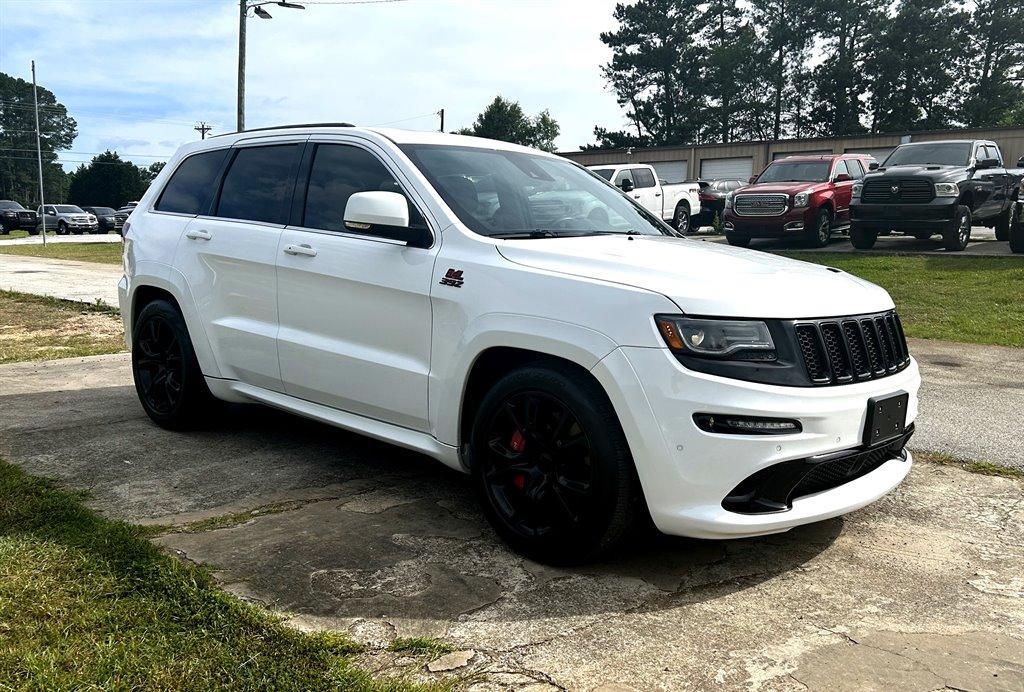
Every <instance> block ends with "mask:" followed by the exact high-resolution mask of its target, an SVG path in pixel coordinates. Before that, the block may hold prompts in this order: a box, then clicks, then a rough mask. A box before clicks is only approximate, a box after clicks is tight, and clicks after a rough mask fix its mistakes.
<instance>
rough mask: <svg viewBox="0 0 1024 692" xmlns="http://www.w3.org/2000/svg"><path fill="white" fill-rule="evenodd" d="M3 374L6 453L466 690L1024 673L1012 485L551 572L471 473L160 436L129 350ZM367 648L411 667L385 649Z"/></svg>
mask: <svg viewBox="0 0 1024 692" xmlns="http://www.w3.org/2000/svg"><path fill="white" fill-rule="evenodd" d="M0 382H2V388H0V406H2V410H3V411H4V412H5V414H4V416H3V417H2V418H0V453H2V454H4V455H5V456H7V458H8V459H10V460H11V461H14V462H16V463H18V464H19V465H21V466H23V467H24V468H25V469H26V470H28V471H29V472H31V473H35V474H40V475H46V476H54V477H57V478H59V479H61V480H62V481H63V482H65V483H67V484H69V485H71V486H74V487H80V488H86V489H88V490H90V491H91V495H92V497H93V498H94V504H95V505H96V506H97V507H98V508H100V509H101V510H103V511H104V512H105V513H106V514H108V515H112V516H117V517H121V518H124V519H128V520H131V521H136V522H142V523H148V524H157V525H162V526H166V527H169V528H167V529H166V530H165V532H164V533H163V534H162V536H161V537H160V538H159V539H158V540H159V542H160V543H161V544H162V545H164V546H165V547H166V548H167V549H168V550H171V551H174V552H175V553H177V554H179V555H180V556H182V557H183V558H185V559H189V560H194V561H196V562H199V563H202V564H205V565H209V566H210V567H211V568H213V569H215V570H216V574H217V576H218V578H219V579H220V580H221V582H222V583H223V584H225V587H226V588H227V589H229V590H230V591H232V592H233V593H236V594H238V595H240V596H243V597H245V598H249V599H252V600H254V601H257V602H259V603H262V604H264V605H266V606H268V607H270V608H272V609H274V610H277V611H280V612H283V613H285V614H287V616H288V617H289V618H290V619H291V621H292V622H293V623H294V624H296V625H298V626H301V627H314V628H315V627H330V628H339V629H343V630H347V631H349V632H351V633H352V634H353V636H355V637H356V638H358V639H360V640H362V641H365V642H368V643H370V644H377V645H380V646H383V645H384V644H386V643H387V642H388V641H390V640H391V639H392V638H394V637H395V636H414V635H431V636H438V637H442V638H444V639H445V640H446V641H448V642H451V643H453V644H454V645H455V646H457V647H459V648H460V649H461V652H460V654H459V655H458V656H454V657H453V658H451V659H448V662H447V663H446V664H445V665H444V666H438V667H447V666H448V665H452V666H453V670H452V671H449V672H450V673H451V672H454V673H455V674H458V675H465V676H472V677H468V678H467V680H468V682H467V684H466V685H467V686H469V687H471V688H472V687H473V686H475V687H476V689H523V688H528V687H529V686H531V685H532V686H533V688H532V689H558V688H567V689H587V690H590V689H605V690H612V689H615V690H659V689H681V688H687V689H718V688H722V687H728V688H741V687H742V688H748V689H802V688H803V686H807V687H810V688H812V689H851V690H852V689H907V690H934V689H940V688H943V687H952V688H958V689H1002V690H1017V691H1019V690H1020V689H1022V687H1024V646H1022V644H1021V642H1022V637H1024V579H1022V577H1021V575H1022V574H1024V550H1022V549H1021V547H1022V546H1024V493H1022V485H1021V482H1020V481H1018V480H1013V479H1007V478H998V477H989V476H981V475H977V474H972V473H968V472H966V471H963V470H961V469H958V468H954V467H949V466H938V465H934V464H925V463H921V464H917V465H916V466H915V468H914V469H913V471H912V473H911V475H910V477H909V479H908V481H907V482H906V483H905V484H904V485H903V486H901V487H900V488H899V489H897V490H896V491H894V492H893V493H892V494H890V495H889V496H887V497H886V498H884V499H883V500H881V501H879V502H878V503H876V504H874V505H872V506H870V507H868V508H866V509H865V510H862V511H860V512H856V513H854V514H852V515H849V516H847V517H845V518H842V519H835V520H831V521H827V522H822V523H819V524H815V525H811V526H807V527H803V528H801V529H798V530H795V531H792V532H790V533H787V534H782V535H777V536H772V537H766V538H760V539H751V540H741V541H733V542H727V543H721V542H709V541H695V540H686V539H675V538H667V537H658V536H650V537H643V538H642V539H640V540H638V541H637V542H636V543H635V544H633V545H632V546H630V548H629V549H628V550H627V551H626V552H624V553H623V554H621V555H619V556H617V557H616V558H615V559H614V560H612V561H610V562H606V563H603V564H598V565H593V566H590V567H587V568H584V569H578V570H559V569H552V568H549V567H545V566H542V565H538V564H535V563H532V562H529V561H526V560H523V559H521V558H519V557H518V556H516V555H515V554H513V553H510V552H509V551H508V550H507V549H506V548H505V547H504V546H503V545H502V544H501V543H500V542H498V541H497V539H496V538H495V536H494V535H493V534H492V533H491V531H490V530H489V529H488V528H487V527H486V524H485V522H484V520H483V518H482V517H481V516H480V515H479V513H478V512H477V510H476V508H475V506H474V504H473V502H472V500H471V498H470V493H469V488H468V485H467V483H466V480H465V478H464V477H463V476H461V475H460V474H457V473H455V472H452V471H450V470H447V469H445V468H443V467H442V466H440V465H439V464H436V463H434V462H432V461H430V460H428V459H426V458H424V457H421V456H419V455H416V454H413V453H410V452H405V451H402V450H400V449H397V448H395V447H391V446H388V445H385V444H382V443H377V442H374V441H372V440H369V439H367V438H363V437H359V436H355V435H350V434H347V433H344V432H342V431H338V430H335V429H332V428H327V427H324V426H321V425H318V424H316V423H312V422H309V421H304V420H301V419H298V418H294V417H291V416H288V415H285V414H281V413H277V412H274V411H272V410H269V409H265V408H261V407H255V406H253V407H248V406H240V407H234V408H231V409H229V410H228V411H227V412H226V413H225V414H223V416H222V417H221V419H220V420H218V421H217V424H216V425H213V426H211V427H210V429H208V430H203V431H198V432H192V433H170V432H167V431H163V430H160V429H158V428H156V427H155V426H153V425H152V424H151V423H150V422H149V421H148V419H146V418H145V417H144V415H143V413H142V411H141V409H140V407H139V405H138V402H137V400H136V399H135V394H134V390H133V389H132V388H131V386H130V384H129V380H128V368H127V357H126V356H124V355H117V356H102V357H95V358H88V359H70V360H67V361H50V362H46V363H21V364H15V365H9V366H3V368H0ZM364 662H365V664H366V665H368V666H370V667H371V668H381V669H386V670H389V671H392V672H394V671H402V670H404V669H403V668H402V666H403V665H406V664H407V662H405V663H403V660H402V659H401V658H400V657H396V656H395V655H394V654H388V653H386V652H385V651H383V650H382V649H380V648H378V649H371V651H370V653H368V654H366V656H365V661H364ZM463 663H464V665H463ZM416 665H417V666H420V665H421V664H416ZM416 674H417V675H422V676H425V677H430V676H432V675H433V674H432V673H430V672H428V671H427V669H423V668H417V670H416ZM439 674H440V673H439Z"/></svg>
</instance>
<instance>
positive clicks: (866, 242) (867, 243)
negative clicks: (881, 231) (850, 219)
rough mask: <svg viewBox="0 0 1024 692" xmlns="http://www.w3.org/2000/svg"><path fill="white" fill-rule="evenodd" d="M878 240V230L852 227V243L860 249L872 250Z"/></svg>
mask: <svg viewBox="0 0 1024 692" xmlns="http://www.w3.org/2000/svg"><path fill="white" fill-rule="evenodd" d="M876 240H878V231H874V230H870V229H867V228H861V227H859V226H851V227H850V243H851V244H853V246H854V247H855V248H857V249H858V250H870V249H871V248H873V247H874V246H875V241H876Z"/></svg>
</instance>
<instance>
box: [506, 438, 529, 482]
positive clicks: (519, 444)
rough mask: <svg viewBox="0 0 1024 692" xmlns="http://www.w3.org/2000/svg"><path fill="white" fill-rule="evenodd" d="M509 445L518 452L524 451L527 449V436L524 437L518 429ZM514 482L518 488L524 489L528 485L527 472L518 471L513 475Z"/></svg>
mask: <svg viewBox="0 0 1024 692" xmlns="http://www.w3.org/2000/svg"><path fill="white" fill-rule="evenodd" d="M508 446H509V448H510V449H511V450H512V451H513V452H515V453H516V454H520V453H522V451H523V450H524V449H526V438H525V437H523V433H521V432H519V431H518V430H516V431H515V432H514V433H512V439H511V440H509V441H508ZM512 482H513V483H514V484H515V486H516V488H517V489H519V490H522V489H523V488H525V487H526V474H525V473H517V474H516V475H515V476H514V477H513V479H512Z"/></svg>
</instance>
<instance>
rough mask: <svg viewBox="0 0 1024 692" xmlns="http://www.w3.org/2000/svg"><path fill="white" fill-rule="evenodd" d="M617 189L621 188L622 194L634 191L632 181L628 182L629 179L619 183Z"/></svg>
mask: <svg viewBox="0 0 1024 692" xmlns="http://www.w3.org/2000/svg"><path fill="white" fill-rule="evenodd" d="M619 187H621V188H622V191H623V192H632V191H633V190H634V189H635V186H634V185H633V181H632V180H630V179H629V178H623V179H622V182H621V183H619Z"/></svg>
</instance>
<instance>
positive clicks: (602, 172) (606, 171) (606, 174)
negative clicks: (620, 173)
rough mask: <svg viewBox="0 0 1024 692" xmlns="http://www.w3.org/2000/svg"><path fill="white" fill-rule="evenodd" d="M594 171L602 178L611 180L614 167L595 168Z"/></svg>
mask: <svg viewBox="0 0 1024 692" xmlns="http://www.w3.org/2000/svg"><path fill="white" fill-rule="evenodd" d="M594 172H595V173H597V174H598V175H599V176H601V177H602V178H604V179H605V180H611V179H612V173H614V172H615V169H614V168H596V169H594Z"/></svg>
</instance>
